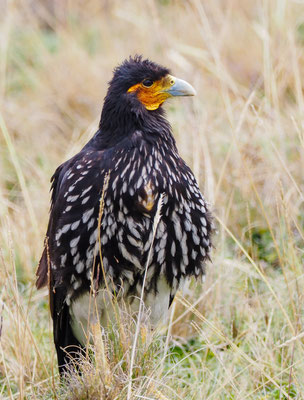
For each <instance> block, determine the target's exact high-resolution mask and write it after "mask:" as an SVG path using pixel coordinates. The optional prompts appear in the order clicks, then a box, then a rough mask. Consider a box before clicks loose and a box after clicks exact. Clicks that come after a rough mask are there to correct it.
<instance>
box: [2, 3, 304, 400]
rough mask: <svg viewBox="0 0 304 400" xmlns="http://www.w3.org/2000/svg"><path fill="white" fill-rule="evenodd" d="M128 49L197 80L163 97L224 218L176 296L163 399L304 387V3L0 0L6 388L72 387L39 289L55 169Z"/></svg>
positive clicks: (80, 136) (291, 393)
mask: <svg viewBox="0 0 304 400" xmlns="http://www.w3.org/2000/svg"><path fill="white" fill-rule="evenodd" d="M135 54H142V55H143V56H144V57H147V58H150V59H151V60H153V61H156V62H158V63H161V64H163V65H165V66H167V67H169V68H170V69H171V71H172V73H173V74H174V75H175V76H177V77H180V78H182V79H185V80H187V81H189V82H190V83H191V84H192V85H193V86H194V87H195V89H196V91H197V96H196V97H195V98H193V99H192V98H191V99H181V100H176V99H175V100H172V101H170V102H168V104H166V105H165V108H166V110H167V116H168V119H169V121H170V122H171V124H172V127H173V131H174V135H175V138H176V140H177V144H178V148H179V151H180V154H181V155H182V157H183V158H184V159H185V161H186V162H187V163H188V165H189V166H190V167H191V168H192V170H193V172H194V174H195V175H196V177H197V179H198V181H199V184H200V188H201V190H202V192H203V193H204V195H205V197H206V198H207V200H208V201H209V202H210V203H211V207H212V209H213V211H214V215H215V223H216V226H217V235H216V237H215V240H214V241H215V248H214V251H213V257H212V258H213V262H212V263H210V264H209V266H208V276H207V282H206V283H205V284H204V285H201V284H199V285H196V284H195V283H194V282H193V283H192V285H191V286H190V287H189V288H188V290H187V291H186V292H185V293H183V294H180V295H179V296H178V298H177V299H176V301H175V305H174V309H173V311H174V313H173V315H172V321H175V322H174V323H173V325H172V326H171V328H170V334H171V335H172V339H170V343H169V348H172V349H173V353H174V355H172V356H170V357H168V361H167V362H166V365H165V367H164V368H165V369H164V371H167V372H164V373H163V378H162V379H164V380H165V379H168V377H169V378H170V381H169V382H167V381H166V385H167V386H168V387H170V388H171V389H170V390H171V391H169V392H170V393H171V394H170V395H166V396H167V397H164V398H168V399H169V398H170V399H173V398H174V399H175V398H176V399H178V398H182V399H242V400H243V399H247V398H250V399H285V398H286V399H287V398H296V399H303V398H304V381H303V376H304V347H303V344H304V343H303V337H304V334H303V332H304V326H303V310H304V308H303V303H304V299H303V296H304V290H303V289H304V282H303V272H304V270H303V249H304V247H303V239H304V209H303V200H304V193H303V171H304V151H303V150H304V148H303V145H304V95H303V79H304V78H303V76H304V75H303V73H304V2H303V1H301V0H298V1H296V0H257V1H250V0H225V1H224V0H213V1H204V0H188V1H182V0H180V1H179V0H176V1H173V0H172V1H170V0H151V1H141V0H132V1H118V0H113V1H110V0H88V1H84V0H82V1H81V0H73V1H72V0H54V1H51V0H50V1H47V0H44V1H42V0H40V1H38V0H36V1H35V0H0V398H2V397H3V398H37V399H38V398H39V399H40V398H65V397H60V396H63V394H62V393H61V392H60V391H59V392H60V393H61V394H60V393H59V392H58V390H59V389H58V388H57V386H56V385H57V383H56V382H57V381H58V378H57V377H53V371H55V372H56V368H55V366H54V349H53V346H52V336H51V322H50V318H49V315H48V306H47V302H48V299H47V294H46V291H44V292H39V293H37V292H36V290H35V288H34V286H33V285H34V280H35V269H36V266H37V262H38V260H39V256H40V254H41V252H42V248H43V239H44V235H45V231H46V224H47V220H48V209H49V198H50V194H49V188H50V182H49V181H50V177H51V176H52V174H53V172H54V170H55V168H56V167H57V166H58V165H59V164H60V163H62V162H63V161H65V160H66V159H68V158H69V157H71V156H72V155H73V154H75V153H76V152H78V151H79V150H80V149H81V147H82V146H83V145H84V144H85V143H86V142H87V141H88V140H89V138H90V137H91V136H92V135H93V134H94V132H95V131H96V129H97V126H98V122H99V116H100V112H101V108H102V104H103V98H104V96H105V94H106V90H107V82H108V81H109V80H110V79H111V76H112V70H113V68H114V67H115V66H116V65H117V64H118V63H120V62H121V61H123V60H124V59H125V58H126V57H128V56H129V55H135ZM194 353H195V355H193V354H194ZM166 368H167V369H166ZM168 371H169V372H168ZM146 375H147V376H148V375H149V374H148V373H147V374H146ZM152 375H153V374H152ZM152 375H151V376H152ZM54 382H55V383H54ZM56 388H57V389H56ZM56 390H57V392H56ZM66 390H68V389H66ZM166 390H167V389H164V390H163V393H165V392H166ZM54 393H57V394H56V396H57V397H54V396H55V395H54ZM58 393H59V394H58ZM65 393H69V392H65ZM145 393H146V392H145ZM65 395H66V396H67V397H66V398H77V397H72V395H71V393H70V394H65ZM146 395H147V394H146ZM163 395H164V394H163ZM1 396H2V397H1ZM47 396H49V397H47ZM142 396H143V394H142ZM164 396H165V395H164ZM175 396H176V397H175ZM79 398H80V397H79ZM81 398H86V397H81ZM92 398H93V397H92ZM104 398H110V399H112V398H113V399H114V398H119V397H104ZM122 398H124V397H122ZM136 398H137V397H136ZM138 398H140V397H138ZM141 398H148V397H141ZM149 398H150V397H149ZM151 398H152V397H151ZM153 398H161V397H153Z"/></svg>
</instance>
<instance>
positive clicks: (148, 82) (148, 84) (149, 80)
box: [142, 79, 153, 87]
mask: <svg viewBox="0 0 304 400" xmlns="http://www.w3.org/2000/svg"><path fill="white" fill-rule="evenodd" d="M142 84H143V86H145V87H151V86H152V85H153V81H152V79H145V80H144V81H143V83H142Z"/></svg>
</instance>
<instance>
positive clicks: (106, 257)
mask: <svg viewBox="0 0 304 400" xmlns="http://www.w3.org/2000/svg"><path fill="white" fill-rule="evenodd" d="M194 94H195V90H194V89H193V87H192V86H191V85H190V84H189V83H187V82H185V81H183V80H181V79H177V78H175V77H174V76H172V75H171V74H170V71H169V70H168V69H167V68H164V67H162V66H160V65H158V64H156V63H154V62H151V61H149V60H143V59H142V58H141V57H139V56H135V57H134V58H131V57H130V58H129V59H128V60H125V61H124V62H123V63H122V64H121V65H119V66H118V67H117V68H115V70H114V75H113V78H112V80H111V81H110V83H109V88H108V92H107V95H106V97H105V100H104V105H103V109H102V113H101V119H100V124H99V128H98V130H97V132H96V133H95V135H94V136H93V138H92V139H91V140H90V141H89V142H88V143H87V144H86V145H85V146H84V148H83V149H82V150H81V151H80V152H79V153H77V154H76V155H75V156H74V157H72V158H71V159H70V160H68V161H66V162H64V163H63V164H61V165H60V166H59V167H58V168H57V170H56V171H55V174H54V175H53V177H52V200H51V211H50V219H49V225H48V229H47V233H46V240H45V248H44V251H43V254H42V257H41V260H40V264H39V267H38V271H37V287H38V288H41V287H43V286H45V285H48V286H49V294H50V309H51V314H52V318H53V328H54V342H55V345H56V350H57V355H58V365H59V371H60V373H61V374H62V373H63V372H64V371H65V370H66V368H67V365H68V364H69V363H70V362H71V359H72V358H73V357H75V351H76V353H77V350H78V349H81V348H84V347H85V345H86V343H87V338H88V334H90V333H89V331H90V324H91V323H93V322H94V321H95V322H96V320H98V321H100V323H101V324H102V325H103V326H106V325H107V321H108V318H110V312H109V308H110V307H109V303H110V301H109V293H107V294H106V295H105V290H107V291H110V292H111V294H112V295H115V296H116V298H117V299H118V301H120V300H123V302H124V304H128V305H129V306H130V308H131V309H132V310H135V309H136V307H138V304H139V301H138V298H139V297H140V295H141V290H142V284H143V278H144V273H145V268H147V274H146V281H145V287H144V298H143V300H144V303H145V306H146V307H147V309H148V310H149V313H150V318H151V323H152V324H155V323H157V321H159V320H160V319H162V318H163V316H164V315H165V314H166V312H165V311H166V310H168V308H169V307H170V304H171V302H172V300H173V298H174V296H175V294H176V292H177V290H178V289H179V288H180V287H181V285H182V283H183V282H184V281H185V278H187V277H190V276H194V277H199V276H200V277H202V276H204V273H205V263H206V260H207V259H209V253H210V248H211V242H210V236H211V231H212V223H211V217H210V213H209V211H208V207H207V203H206V201H205V199H204V197H203V195H202V193H201V192H200V189H199V187H198V184H197V182H196V179H195V177H194V175H193V173H192V171H191V170H190V168H189V167H188V166H187V165H186V163H185V162H184V161H183V160H182V158H181V157H180V156H179V154H178V150H177V148H176V143H175V140H174V137H173V135H172V130H171V126H170V124H169V122H168V121H167V119H166V118H165V114H164V110H163V107H162V105H163V103H164V102H165V101H166V100H167V99H169V98H171V97H175V96H193V95H194ZM186 134H187V133H186ZM157 210H160V219H159V221H158V224H157V226H156V230H155V231H154V233H153V225H154V222H155V221H154V220H155V215H156V213H157ZM90 296H94V299H95V303H96V304H97V310H98V311H97V312H98V315H96V307H95V306H91V309H90ZM95 303H94V304H95ZM94 312H95V314H94ZM88 319H89V320H90V323H88Z"/></svg>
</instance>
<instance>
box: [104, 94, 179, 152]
mask: <svg viewBox="0 0 304 400" xmlns="http://www.w3.org/2000/svg"><path fill="white" fill-rule="evenodd" d="M136 131H141V132H143V133H144V134H145V136H146V137H147V138H150V140H152V141H153V140H155V141H159V140H161V141H162V140H163V141H166V142H169V143H170V145H171V146H173V147H175V140H174V138H173V136H172V133H171V126H170V124H169V122H168V121H167V120H166V118H165V117H164V111H163V110H162V109H161V108H159V109H158V110H154V111H146V110H143V109H132V108H130V107H129V105H128V104H125V105H124V104H120V105H119V106H118V105H117V104H115V103H112V102H111V99H106V101H105V103H104V107H103V110H102V113H101V119H100V123H99V131H98V133H97V136H98V142H99V144H100V146H101V147H102V148H110V147H113V146H115V145H116V144H118V143H120V142H122V141H123V140H124V139H126V138H128V137H131V136H132V134H133V133H134V132H136Z"/></svg>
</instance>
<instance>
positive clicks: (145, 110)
mask: <svg viewBox="0 0 304 400" xmlns="http://www.w3.org/2000/svg"><path fill="white" fill-rule="evenodd" d="M195 94H196V93H195V90H194V88H193V87H192V86H191V85H190V84H189V83H188V82H186V81H184V80H182V79H178V78H176V77H174V76H172V75H171V74H170V71H169V69H167V68H165V67H162V66H161V65H159V64H156V63H154V62H152V61H150V60H143V59H142V57H141V56H135V57H130V58H129V59H127V60H125V61H124V62H123V63H122V64H120V65H119V66H118V67H116V68H115V69H114V75H113V78H112V80H111V81H110V82H109V89H108V93H107V95H106V98H105V104H104V110H103V113H102V118H101V126H102V120H103V118H104V119H106V118H108V117H109V115H110V112H111V114H113V116H112V117H114V115H116V117H118V116H119V114H121V113H124V114H125V115H126V116H127V114H128V115H129V116H130V114H134V115H135V116H137V117H143V118H147V117H148V114H150V112H151V113H152V114H154V113H153V112H155V110H159V109H160V107H161V105H162V104H163V103H164V101H165V100H167V99H169V98H171V97H175V96H194V95H195Z"/></svg>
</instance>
